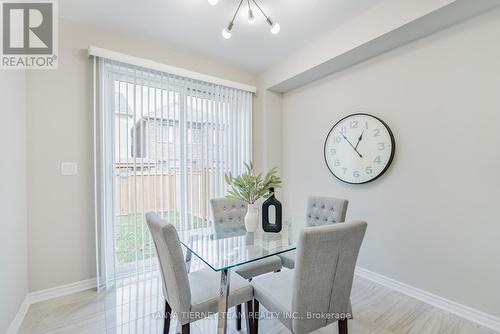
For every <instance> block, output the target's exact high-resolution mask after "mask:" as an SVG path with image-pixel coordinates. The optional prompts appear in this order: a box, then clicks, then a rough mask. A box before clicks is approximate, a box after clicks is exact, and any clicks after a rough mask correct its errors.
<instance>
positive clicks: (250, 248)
mask: <svg viewBox="0 0 500 334" xmlns="http://www.w3.org/2000/svg"><path fill="white" fill-rule="evenodd" d="M178 234H179V239H180V241H181V244H182V245H183V246H184V247H185V248H186V264H187V267H188V270H189V265H190V263H191V258H192V256H193V255H194V256H196V257H197V258H199V259H200V260H201V261H202V262H204V263H205V264H206V265H207V266H208V267H210V268H211V269H212V270H214V271H216V272H220V289H219V304H218V315H217V317H218V318H217V333H218V334H226V332H227V318H228V317H227V315H228V295H229V286H230V284H231V271H232V269H234V268H237V267H239V266H242V265H244V264H247V263H251V262H254V261H258V260H260V259H263V258H266V257H269V256H273V255H277V254H280V253H284V252H288V251H291V250H293V249H295V248H296V238H297V235H296V234H295V233H294V229H293V224H292V223H291V221H290V220H288V221H286V222H284V223H283V228H282V230H281V231H280V232H277V233H271V232H264V231H263V230H262V227H260V226H259V228H258V229H257V230H256V231H255V232H247V231H246V229H245V226H244V225H242V224H213V223H212V222H207V223H205V224H204V226H202V227H197V228H190V229H178Z"/></svg>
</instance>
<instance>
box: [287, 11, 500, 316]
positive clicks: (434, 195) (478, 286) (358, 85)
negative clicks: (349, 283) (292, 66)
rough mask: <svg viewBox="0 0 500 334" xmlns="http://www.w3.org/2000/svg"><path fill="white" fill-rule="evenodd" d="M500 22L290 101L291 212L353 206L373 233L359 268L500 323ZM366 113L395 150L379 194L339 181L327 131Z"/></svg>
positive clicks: (467, 26) (498, 15)
mask: <svg viewBox="0 0 500 334" xmlns="http://www.w3.org/2000/svg"><path fill="white" fill-rule="evenodd" d="M499 31H500V11H499V10H496V11H494V12H491V13H488V14H485V15H482V16H480V17H477V18H475V19H473V20H470V21H467V22H465V23H462V24H460V25H457V26H455V27H452V28H450V29H448V30H445V31H442V32H440V33H437V34H434V35H432V36H429V37H427V38H425V39H422V40H419V41H417V42H414V43H411V44H409V45H407V46H404V47H402V48H399V49H397V50H394V51H392V52H390V53H387V54H384V55H382V56H379V57H377V58H374V59H371V60H370V61H367V62H365V63H362V64H360V65H358V66H355V67H352V68H350V69H347V70H345V71H343V72H340V73H338V74H335V75H333V76H330V77H327V78H325V79H322V80H320V81H317V82H315V83H312V84H310V85H308V86H306V87H303V88H301V89H298V90H295V91H292V92H290V93H287V94H285V95H284V97H283V168H284V184H285V185H286V188H285V189H284V190H285V193H284V195H285V197H284V203H285V205H286V209H287V212H288V213H289V214H292V215H297V216H302V215H303V214H304V212H305V203H306V197H307V196H308V195H313V194H317V195H326V196H336V197H344V198H347V199H349V201H350V204H349V210H348V220H353V219H366V220H367V221H368V223H369V225H368V231H367V234H366V238H365V241H364V244H363V247H362V251H361V255H360V258H359V263H358V264H359V265H360V266H362V267H364V268H366V269H369V270H372V271H375V272H377V273H380V274H382V275H385V276H388V277H391V278H394V279H396V280H399V281H402V282H404V283H407V284H410V285H413V286H415V287H418V288H421V289H423V290H426V291H429V292H432V293H435V294H437V295H439V296H442V297H445V298H448V299H451V300H454V301H457V302H459V303H462V304H465V305H468V306H470V307H473V308H476V309H479V310H482V311H484V312H487V313H489V314H492V315H495V316H500V287H499V282H500V265H499V260H498V257H499V254H500V242H499V240H500V218H499V217H500V216H499V210H498V208H499V201H500V147H499V144H500V43H499V42H498V41H499V39H498V36H499V34H498V33H499ZM356 111H364V112H368V113H372V114H374V115H377V116H379V117H381V118H382V119H383V120H385V121H386V122H387V123H388V124H389V125H390V127H391V128H392V130H393V132H394V134H395V137H396V146H397V151H396V155H395V159H394V162H393V165H392V166H391V168H390V169H389V171H388V173H387V174H386V175H385V176H384V177H382V178H380V179H378V180H376V181H375V182H373V183H370V184H366V185H358V186H353V185H347V184H343V183H341V182H339V181H337V180H336V179H335V178H334V177H333V176H332V175H331V174H330V173H329V171H328V169H327V168H326V166H325V163H324V159H323V143H324V140H325V136H326V134H327V133H328V131H329V129H330V127H331V126H332V125H333V124H334V123H335V122H336V121H337V120H338V119H339V118H340V117H342V116H344V115H346V114H349V113H352V112H356Z"/></svg>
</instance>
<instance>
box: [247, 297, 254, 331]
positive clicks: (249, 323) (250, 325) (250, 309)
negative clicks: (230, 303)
mask: <svg viewBox="0 0 500 334" xmlns="http://www.w3.org/2000/svg"><path fill="white" fill-rule="evenodd" d="M245 318H246V320H247V332H248V334H254V323H253V300H249V301H247V307H246V308H245Z"/></svg>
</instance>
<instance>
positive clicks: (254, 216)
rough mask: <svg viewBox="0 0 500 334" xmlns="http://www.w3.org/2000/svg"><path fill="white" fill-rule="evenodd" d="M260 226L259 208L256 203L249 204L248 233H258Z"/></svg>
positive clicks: (246, 226) (246, 219)
mask: <svg viewBox="0 0 500 334" xmlns="http://www.w3.org/2000/svg"><path fill="white" fill-rule="evenodd" d="M258 226H259V206H258V204H256V203H253V204H248V211H247V214H246V215H245V228H246V230H247V232H255V231H257V227H258Z"/></svg>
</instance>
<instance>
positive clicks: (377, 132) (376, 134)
mask: <svg viewBox="0 0 500 334" xmlns="http://www.w3.org/2000/svg"><path fill="white" fill-rule="evenodd" d="M373 132H374V133H375V134H374V135H373V136H374V137H380V129H373Z"/></svg>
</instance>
